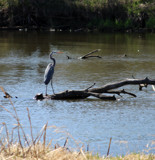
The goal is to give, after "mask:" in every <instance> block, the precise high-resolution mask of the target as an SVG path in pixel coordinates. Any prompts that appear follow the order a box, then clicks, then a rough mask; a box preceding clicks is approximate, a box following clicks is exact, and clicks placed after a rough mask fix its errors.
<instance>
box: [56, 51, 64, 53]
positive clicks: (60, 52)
mask: <svg viewBox="0 0 155 160" xmlns="http://www.w3.org/2000/svg"><path fill="white" fill-rule="evenodd" d="M56 53H64V52H60V51H58V52H56Z"/></svg>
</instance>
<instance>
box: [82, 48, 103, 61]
mask: <svg viewBox="0 0 155 160" xmlns="http://www.w3.org/2000/svg"><path fill="white" fill-rule="evenodd" d="M99 51H100V49H96V50H93V51H91V52H89V53H87V54H85V55H84V56H82V57H79V59H87V58H91V57H96V58H102V57H100V56H92V54H93V53H96V52H99Z"/></svg>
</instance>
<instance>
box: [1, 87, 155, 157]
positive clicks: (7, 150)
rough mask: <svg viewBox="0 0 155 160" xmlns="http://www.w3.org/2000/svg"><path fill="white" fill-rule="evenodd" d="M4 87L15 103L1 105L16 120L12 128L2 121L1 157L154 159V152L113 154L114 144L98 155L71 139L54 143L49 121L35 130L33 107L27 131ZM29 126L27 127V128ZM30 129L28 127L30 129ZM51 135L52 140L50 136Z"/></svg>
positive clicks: (28, 114) (28, 113)
mask: <svg viewBox="0 0 155 160" xmlns="http://www.w3.org/2000/svg"><path fill="white" fill-rule="evenodd" d="M0 89H1V90H2V91H3V92H4V94H5V96H6V98H8V100H9V101H10V104H11V107H9V110H8V109H7V108H6V107H4V106H2V105H0V108H1V109H4V110H5V111H6V112H7V113H8V116H11V117H12V119H13V120H15V121H16V124H15V125H14V126H13V128H12V130H11V131H10V130H9V129H8V127H7V124H6V123H5V122H3V123H1V124H0V125H1V128H0V159H3V160H5V159H9V160H13V159H16V160H24V159H28V160H34V159H37V160H49V159H51V160H104V159H105V160H131V159H132V160H154V159H155V155H153V154H149V155H146V154H143V153H141V154H129V155H125V156H116V157H111V156H110V154H109V151H110V144H111V140H110V143H109V147H108V149H107V155H104V156H99V155H98V154H96V155H94V154H92V152H91V151H85V150H84V147H83V146H82V147H81V148H80V149H78V150H76V149H71V148H70V147H69V146H68V141H69V139H68V138H66V140H65V142H64V144H63V145H62V146H60V145H59V144H57V143H56V144H52V141H53V139H51V140H49V139H48V137H47V130H48V129H49V128H50V126H48V123H46V124H45V125H44V126H43V127H42V129H41V130H40V132H39V133H38V134H37V135H34V134H33V131H34V128H33V127H32V122H31V116H30V112H29V109H28V108H27V117H28V123H29V126H30V127H29V130H30V135H27V134H26V132H25V131H24V124H22V123H21V121H20V119H19V116H18V113H17V110H16V107H15V106H14V104H13V103H12V101H11V98H10V96H9V95H8V94H7V93H6V92H5V91H4V89H3V87H1V86H0ZM26 129H27V128H26ZM27 130H28V129H27ZM47 139H48V140H47Z"/></svg>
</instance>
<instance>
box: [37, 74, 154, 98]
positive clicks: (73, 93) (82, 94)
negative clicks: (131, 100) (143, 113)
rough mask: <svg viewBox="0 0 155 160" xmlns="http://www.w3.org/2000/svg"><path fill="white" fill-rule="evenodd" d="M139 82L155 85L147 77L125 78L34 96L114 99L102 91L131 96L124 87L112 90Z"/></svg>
mask: <svg viewBox="0 0 155 160" xmlns="http://www.w3.org/2000/svg"><path fill="white" fill-rule="evenodd" d="M139 84H146V85H155V80H150V79H148V78H147V77H146V78H145V79H126V80H124V81H120V82H115V83H110V84H107V85H104V86H102V87H99V88H92V87H93V86H94V85H95V84H93V85H92V86H90V87H89V88H87V89H84V90H67V91H64V92H61V93H57V94H54V95H48V96H43V95H41V94H40V95H37V96H36V97H35V98H36V99H37V100H38V99H39V100H42V99H55V100H67V99H85V98H87V97H89V96H93V97H96V98H99V99H102V100H116V97H115V96H114V95H113V96H106V95H103V93H107V94H118V95H120V94H128V95H131V96H133V97H136V95H135V94H133V93H130V92H127V91H125V90H124V89H123V90H114V89H117V88H119V87H122V86H125V85H139Z"/></svg>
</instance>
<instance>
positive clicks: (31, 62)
mask: <svg viewBox="0 0 155 160" xmlns="http://www.w3.org/2000/svg"><path fill="white" fill-rule="evenodd" d="M154 44H155V34H144V35H140V34H114V33H112V34H107V33H102V34H101V33H61V32H59V33H55V32H39V33H38V32H0V85H1V86H3V87H4V88H5V89H6V90H7V91H8V92H9V93H10V94H11V95H12V96H13V97H15V96H17V97H18V98H13V99H12V101H13V103H14V105H15V106H16V109H17V111H18V114H19V116H20V119H21V121H22V124H24V127H25V129H26V130H27V131H26V132H28V134H30V132H29V130H28V129H27V128H28V126H29V123H28V117H27V113H26V108H27V107H28V108H29V110H30V114H31V119H32V123H33V127H34V128H35V130H33V132H34V134H36V133H37V131H39V130H40V129H41V128H42V126H43V125H44V124H45V123H46V122H47V121H48V124H49V125H56V126H57V127H60V128H61V129H62V130H63V131H64V133H61V134H60V135H59V134H53V133H51V132H50V131H49V133H48V136H49V137H51V138H53V139H59V138H60V137H62V136H64V139H63V140H62V141H63V142H62V141H61V140H60V139H59V140H60V141H59V143H64V141H65V138H66V136H67V135H66V134H65V132H69V133H70V134H71V135H72V136H73V137H74V138H75V139H76V140H77V141H82V142H83V143H85V144H89V146H90V150H92V151H94V152H100V153H101V154H106V152H107V148H108V143H109V139H110V137H112V144H111V150H110V152H111V154H112V155H117V154H124V153H127V152H138V151H140V152H141V151H143V150H144V149H147V148H146V145H147V144H149V147H150V148H151V147H153V146H151V143H152V141H153V140H155V139H154V138H155V137H154V135H155V125H154V123H155V101H154V99H155V93H154V92H153V90H152V88H151V87H150V86H149V87H148V88H147V89H144V91H141V92H140V91H138V86H126V87H125V88H126V89H127V91H130V92H133V93H134V94H136V95H137V98H132V97H130V96H126V95H123V97H119V96H117V98H118V100H117V101H115V102H109V101H101V100H98V99H95V98H93V97H91V98H89V99H86V100H75V101H72V100H68V101H41V102H40V101H39V102H36V101H35V100H33V97H34V96H35V95H36V93H38V92H41V93H45V85H44V84H43V75H44V70H45V68H46V66H47V64H48V63H50V60H49V56H48V55H49V53H50V51H52V50H61V51H63V52H64V54H61V55H55V58H56V60H57V64H56V69H55V74H54V82H53V83H54V89H55V91H56V92H61V91H64V90H67V89H84V88H88V87H89V86H91V85H92V84H93V83H94V82H95V83H96V85H95V87H99V86H102V85H104V84H106V83H110V82H115V81H119V80H123V79H125V78H132V75H134V77H136V78H145V77H146V76H147V77H150V78H155V74H154V70H155V61H154V60H155V45H154ZM94 49H101V51H100V52H98V53H96V54H97V55H99V56H102V59H95V58H92V59H88V60H79V59H77V58H78V57H80V56H82V55H84V54H86V53H88V52H90V51H92V50H94ZM67 55H68V56H70V57H72V59H69V60H68V59H67V57H66V56H67ZM124 55H126V56H124ZM48 91H49V92H51V93H52V89H51V87H50V85H49V86H48ZM0 97H1V98H0V102H1V104H2V105H3V106H5V107H6V108H7V109H9V110H11V105H10V103H9V102H8V100H7V99H4V98H3V93H2V92H0ZM12 112H13V111H12ZM0 113H1V114H0V119H1V121H0V122H1V123H2V122H6V123H7V124H8V126H9V128H12V126H13V124H14V123H15V121H14V120H12V118H11V116H10V115H8V113H6V111H4V110H3V109H2V108H0ZM10 120H11V121H10ZM71 142H72V140H71V139H70V143H71ZM70 145H72V146H73V147H74V145H73V143H72V144H70ZM75 146H76V145H75ZM76 147H77V146H76ZM150 152H151V153H155V150H153V149H152V150H150Z"/></svg>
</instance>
